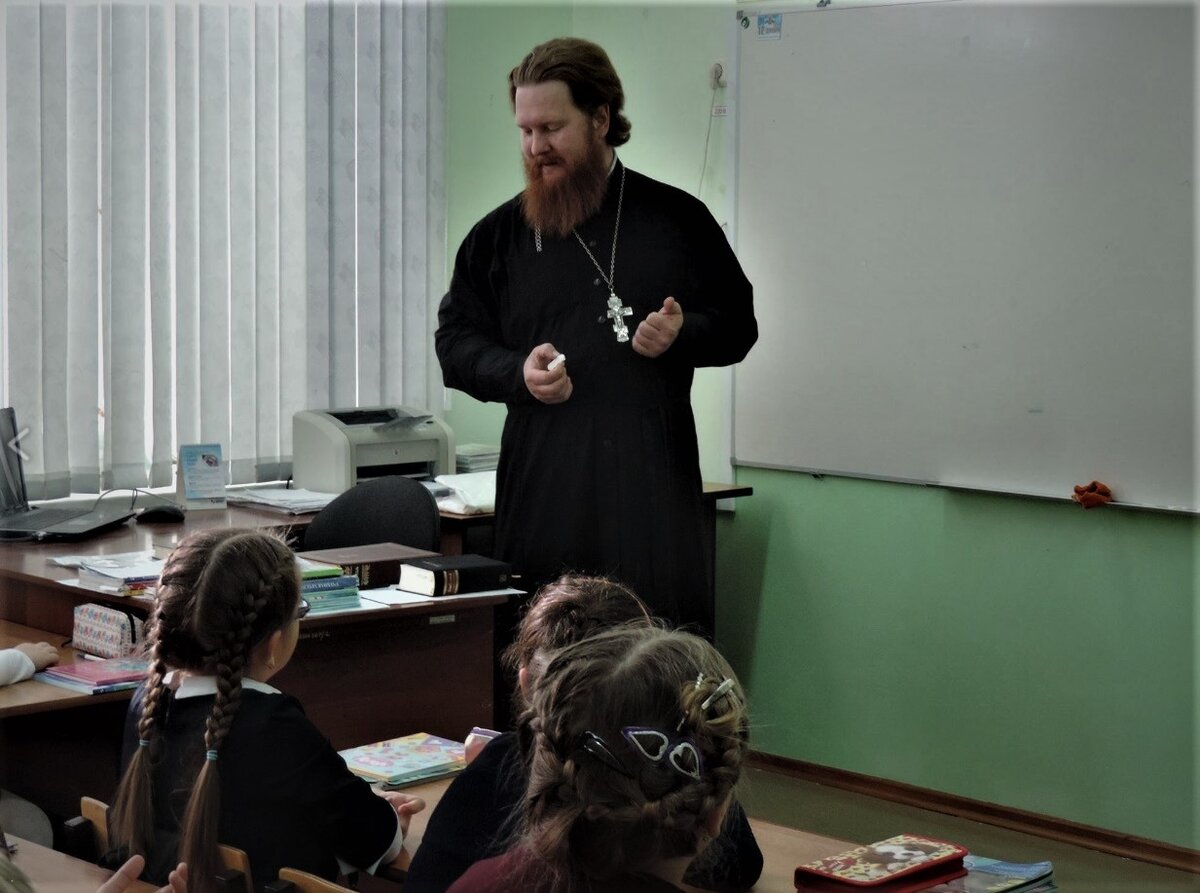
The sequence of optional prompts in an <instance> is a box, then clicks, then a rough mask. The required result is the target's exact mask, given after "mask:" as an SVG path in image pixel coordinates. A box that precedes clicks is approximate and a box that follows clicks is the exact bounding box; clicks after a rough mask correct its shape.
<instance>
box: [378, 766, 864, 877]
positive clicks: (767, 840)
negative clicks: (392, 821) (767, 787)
mask: <svg viewBox="0 0 1200 893" xmlns="http://www.w3.org/2000/svg"><path fill="white" fill-rule="evenodd" d="M450 781H451V779H448V778H442V779H439V780H438V781H431V782H426V783H425V784H422V785H414V786H412V787H408V788H403V791H404V792H405V793H406V794H414V795H416V796H418V797H421V798H422V799H424V800H425V803H426V804H427V805H426V807H425V810H424V811H423V812H419V813H417V814H416V815H415V816H413V818H412V823H411V824H410V825H409V827H408V836H407V837H406V838H405V841H404V853H402V854H401V855H400V857H399V858H398V859H397V860H396V861H395V862H393V863H392V865H391V867H390V868H389V869H388V870H387V871H386V872H382V873H381V874H383V876H385V877H388V878H391V879H395V880H403V879H404V872H405V870H407V868H408V866H409V864H411V861H412V854H413V853H415V852H416V851H417V847H419V846H420V845H421V838H422V837H423V836H424V834H425V828H426V826H427V825H428V824H429V816H430V815H431V814H432V813H433V810H434V808H435V807H436V806H437V804H438V801H439V800H440V799H441V797H442V794H443V793H444V792H445V790H446V788H447V787H449V786H450ZM750 827H751V828H753V829H754V837H755V839H757V840H758V846H759V849H761V850H762V854H763V872H762V876H761V877H760V878H759V880H758V883H757V884H755V885H754V890H755V891H756V893H796V885H795V884H794V883H793V880H792V879H793V876H794V874H795V869H796V866H797V865H799V864H800V863H801V862H811V861H813V860H815V859H821V858H824V857H825V856H831V855H834V854H835V853H840V852H843V851H844V850H848V849H850V848H851V847H854V846H857V845H858V844H856V843H852V842H850V841H846V840H839V839H838V838H836V837H825V836H823V835H821V834H810V833H809V832H807V831H799V830H797V829H795V828H785V827H784V826H783V825H776V824H774V823H773V822H764V821H762V820H761V819H756V818H751V819H750Z"/></svg>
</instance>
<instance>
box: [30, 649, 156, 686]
mask: <svg viewBox="0 0 1200 893" xmlns="http://www.w3.org/2000/svg"><path fill="white" fill-rule="evenodd" d="M146 667H147V661H146V660H145V658H141V657H110V658H109V659H108V660H77V661H75V663H73V664H60V665H58V666H54V667H47V668H46V669H44V670H42V672H40V673H36V674H34V678H35V679H37V680H39V681H41V682H48V683H50V684H51V685H60V686H62V687H63V688H69V689H71V690H72V691H79V692H84V693H85V694H101V693H103V692H106V691H120V690H121V689H125V688H136V687H137V686H138V685H139V684H140V683H141V681H142V679H144V678H145V676H146Z"/></svg>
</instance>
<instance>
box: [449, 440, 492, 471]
mask: <svg viewBox="0 0 1200 893" xmlns="http://www.w3.org/2000/svg"><path fill="white" fill-rule="evenodd" d="M454 453H455V463H456V470H457V471H458V473H459V474H468V473H470V472H472V471H494V470H495V469H496V466H497V465H498V464H499V463H500V447H498V446H491V445H490V444H486V443H460V444H459V445H458V449H456V450H455V451H454Z"/></svg>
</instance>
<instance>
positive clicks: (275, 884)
mask: <svg viewBox="0 0 1200 893" xmlns="http://www.w3.org/2000/svg"><path fill="white" fill-rule="evenodd" d="M266 890H267V893H296V891H299V893H354V891H353V890H351V889H350V888H349V887H343V886H342V885H341V884H335V883H334V882H333V881H327V880H325V878H323V877H317V876H316V875H315V874H309V873H308V872H307V871H300V870H299V869H298V868H281V869H279V880H277V881H272V882H271V883H269V884H267V886H266Z"/></svg>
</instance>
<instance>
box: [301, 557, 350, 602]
mask: <svg viewBox="0 0 1200 893" xmlns="http://www.w3.org/2000/svg"><path fill="white" fill-rule="evenodd" d="M296 563H297V564H298V565H299V566H300V597H301V598H303V599H304V600H305V601H306V602H308V605H309V610H310V613H313V614H328V613H332V612H333V611H345V610H346V609H348V608H358V607H360V606H361V604H362V601H361V599H359V597H358V576H357V575H356V574H344V573H342V568H341V566H340V565H337V564H326V563H325V562H323V561H313V560H312V559H309V558H301V557H299V556H297V557H296Z"/></svg>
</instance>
